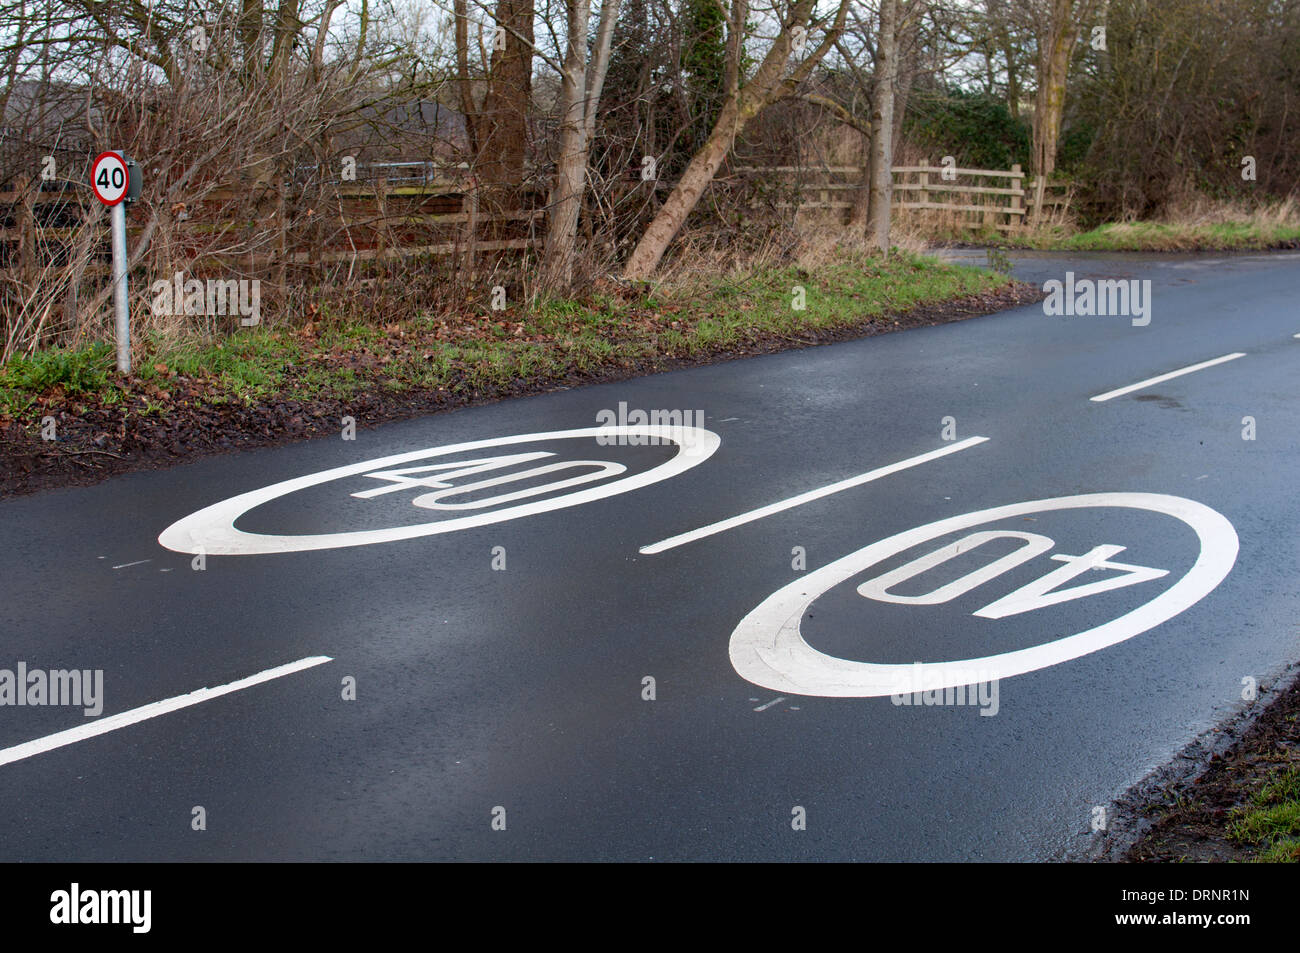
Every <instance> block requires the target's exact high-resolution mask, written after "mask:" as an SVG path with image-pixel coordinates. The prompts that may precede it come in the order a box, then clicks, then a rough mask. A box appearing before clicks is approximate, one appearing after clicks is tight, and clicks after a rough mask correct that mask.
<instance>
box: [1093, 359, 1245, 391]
mask: <svg viewBox="0 0 1300 953" xmlns="http://www.w3.org/2000/svg"><path fill="white" fill-rule="evenodd" d="M1245 356H1246V355H1245V353H1244V352H1242V351H1237V352H1236V353H1234V354H1225V355H1223V357H1216V358H1215V359H1214V360H1212V361H1202V362H1201V363H1200V364H1193V365H1192V366H1191V367H1184V368H1180V369H1179V370H1176V371H1170V372H1169V373H1168V374H1161V375H1160V376H1159V377H1148V378H1147V379H1146V380H1144V381H1138V382H1137V383H1136V384H1129V385H1128V386H1127V387H1121V388H1119V389H1118V390H1108V391H1106V393H1104V394H1098V395H1097V396H1096V397H1092V398H1089V399H1090V400H1093V401H1096V402H1098V403H1100V402H1101V401H1103V400H1110V399H1111V398H1112V397H1123V396H1124V395H1125V394H1131V393H1133V391H1135V390H1141V389H1142V388H1144V387H1150V386H1151V385H1152V384H1159V383H1162V382H1163V381H1167V380H1172V379H1173V378H1175V377H1182V376H1183V375H1184V374H1190V373H1192V372H1193V371H1200V370H1204V369H1205V368H1207V367H1213V366H1214V365H1215V364H1222V363H1224V362H1225V361H1235V360H1236V359H1237V358H1239V357H1245Z"/></svg>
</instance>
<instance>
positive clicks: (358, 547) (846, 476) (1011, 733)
mask: <svg viewBox="0 0 1300 953" xmlns="http://www.w3.org/2000/svg"><path fill="white" fill-rule="evenodd" d="M959 257H960V256H959ZM982 259H983V255H982V253H980V254H979V255H978V256H977V259H976V260H980V261H982ZM1014 261H1015V264H1016V269H1017V271H1016V273H1017V276H1019V277H1024V278H1025V279H1026V280H1031V281H1035V282H1038V283H1040V284H1041V283H1042V282H1044V281H1047V280H1061V281H1062V282H1064V281H1065V280H1066V274H1065V273H1066V272H1067V271H1072V272H1073V273H1074V280H1075V284H1076V285H1077V284H1078V282H1080V281H1084V280H1093V279H1097V278H1124V279H1125V280H1128V279H1135V280H1150V281H1151V286H1150V299H1149V300H1150V303H1151V308H1150V311H1149V316H1150V321H1149V323H1147V324H1145V325H1137V324H1135V323H1134V320H1136V319H1130V317H1128V316H1124V315H1119V316H1115V315H1111V316H1080V315H1073V316H1052V315H1047V314H1044V309H1043V306H1042V305H1035V306H1032V307H1026V308H1021V309H1016V310H1012V311H1007V312H1003V313H1000V314H996V315H990V316H987V317H979V318H973V319H971V320H967V321H963V322H958V323H953V324H947V325H943V326H937V327H930V328H923V329H918V330H912V331H907V332H904V333H900V334H890V335H884V336H878V337H874V338H870V339H864V340H860V341H855V342H849V343H843V344H837V345H832V346H825V347H817V348H811V349H807V350H802V351H792V352H787V353H782V354H777V355H770V356H764V357H757V358H752V359H747V360H741V361H734V362H730V363H725V364H719V365H715V366H710V367H702V368H696V369H692V370H686V371H681V372H675V373H670V374H661V375H656V376H652V377H646V378H641V379H638V380H632V381H626V382H622V383H614V384H608V385H601V386H592V387H584V388H580V389H576V390H571V391H565V392H561V393H554V394H548V395H544V396H539V397H534V398H529V399H522V400H513V401H508V402H504V403H499V404H495V405H491V406H484V407H476V408H471V409H466V410H462V411H458V412H453V413H446V414H440V415H437V416H434V417H428V418H424V419H419V420H412V421H408V422H404V423H398V424H392V425H386V426H383V427H380V428H378V429H375V430H369V431H367V430H363V431H360V432H358V433H357V434H356V439H355V440H345V439H342V435H340V436H339V437H337V438H330V439H319V440H313V441H310V442H306V443H300V444H295V445H289V446H284V447H278V448H274V449H267V450H260V451H255V452H245V453H240V454H234V455H229V456H222V457H214V458H209V459H204V460H201V461H198V462H195V463H192V464H189V465H185V466H180V467H176V468H174V469H171V470H168V471H163V472H142V473H135V474H130V475H127V476H122V477H118V478H115V479H112V480H110V481H108V482H106V483H103V484H100V485H98V486H94V487H89V488H79V489H67V490H59V491H51V492H44V493H40V494H37V495H33V496H30V497H23V498H16V499H12V500H8V501H5V502H0V553H3V556H0V569H2V570H3V580H4V581H3V591H2V593H0V631H3V633H4V637H5V638H4V643H5V652H4V653H3V656H2V657H0V702H4V697H3V694H2V692H3V688H4V683H3V678H4V675H3V671H2V670H6V669H7V670H11V671H13V672H14V673H17V672H18V667H19V665H20V664H21V665H22V666H24V668H25V670H26V671H27V672H28V673H29V677H30V673H31V672H32V671H36V670H41V671H49V670H70V669H77V670H85V671H88V672H91V673H93V672H95V671H102V686H103V688H102V693H101V694H100V696H99V698H98V704H99V705H102V710H101V711H100V712H99V713H98V714H96V715H90V716H88V715H86V714H84V712H83V708H82V707H74V706H71V705H67V704H64V705H52V704H43V705H42V704H25V705H22V706H19V705H17V704H14V703H13V702H14V698H15V697H16V696H15V695H13V694H11V696H10V698H9V702H8V703H7V704H3V706H2V707H0V812H2V813H3V816H4V818H5V821H4V823H3V825H0V856H3V857H4V858H6V859H8V860H33V861H47V860H57V861H82V860H88V861H102V860H356V859H367V860H380V859H382V860H433V859H437V860H470V859H474V860H542V859H579V860H650V859H653V860H656V861H658V860H665V861H667V860H706V859H707V860H848V859H852V860H959V861H960V860H1035V859H1046V858H1052V857H1059V856H1063V855H1065V854H1068V853H1070V852H1077V851H1080V850H1082V849H1085V848H1086V847H1087V845H1088V843H1089V840H1090V838H1091V837H1092V836H1093V835H1092V833H1091V828H1092V826H1093V824H1094V822H1095V820H1096V818H1097V817H1098V816H1099V815H1098V808H1102V809H1109V806H1110V805H1111V803H1112V801H1113V800H1114V799H1115V798H1116V797H1118V796H1119V795H1121V794H1122V793H1123V792H1124V791H1125V790H1126V789H1127V788H1128V787H1129V786H1130V785H1132V784H1133V783H1135V782H1137V781H1138V780H1139V779H1141V778H1142V777H1143V776H1144V775H1146V774H1147V773H1148V772H1149V771H1151V770H1152V769H1153V768H1156V767H1157V766H1159V765H1161V764H1163V763H1165V762H1166V761H1168V760H1169V759H1170V758H1171V757H1172V756H1173V755H1174V754H1175V753H1176V752H1177V751H1178V750H1179V749H1181V748H1182V747H1183V746H1184V745H1186V744H1187V743H1188V742H1189V741H1191V740H1192V739H1193V738H1195V737H1196V736H1197V735H1198V734H1199V733H1201V732H1203V731H1205V730H1207V729H1210V728H1212V727H1213V726H1215V725H1216V724H1219V723H1220V722H1221V721H1222V720H1223V719H1225V718H1226V717H1228V716H1230V715H1232V714H1233V713H1235V712H1238V711H1240V710H1241V709H1242V708H1243V707H1244V706H1245V705H1246V704H1247V702H1245V701H1243V690H1244V687H1247V686H1248V685H1249V680H1250V679H1254V680H1256V681H1257V682H1267V681H1268V680H1269V679H1272V678H1276V677H1278V676H1279V675H1281V674H1282V673H1283V672H1284V671H1285V669H1286V667H1287V666H1288V664H1290V663H1293V662H1295V661H1296V660H1297V658H1298V657H1300V641H1298V640H1297V622H1300V593H1298V592H1297V586H1296V579H1297V578H1300V546H1298V545H1297V533H1296V528H1297V526H1300V506H1298V505H1297V494H1296V487H1297V486H1298V485H1300V427H1298V426H1297V423H1296V407H1297V402H1300V306H1298V304H1297V303H1298V302H1300V255H1295V254H1272V255H1248V256H1220V257H1219V258H1213V259H1211V258H1204V257H1202V258H1188V257H1162V256H1095V257H1092V258H1087V259H1084V258H1079V257H1065V256H1061V255H1026V256H1015V257H1014ZM1229 355H1239V356H1236V357H1231V358H1229V357H1228V356H1229ZM1219 358H1228V359H1225V360H1222V361H1219V362H1218V363H1213V364H1209V365H1208V366H1204V367H1202V368H1200V369H1198V370H1194V371H1189V372H1188V373H1184V374H1181V375H1179V376H1176V377H1171V378H1168V379H1165V380H1162V381H1159V382H1155V383H1143V382H1146V381H1149V380H1150V379H1152V378H1157V377H1163V376H1164V375H1166V374H1169V373H1170V372H1173V371H1177V370H1180V369H1184V368H1189V367H1193V366H1196V365H1201V364H1206V362H1210V361H1214V360H1215V359H1219ZM1135 384H1137V385H1141V386H1138V387H1136V388H1135V389H1131V390H1127V391H1126V392H1124V393H1119V394H1116V395H1114V396H1109V395H1110V394H1111V393H1112V392H1114V391H1117V390H1124V389H1126V388H1129V387H1131V386H1132V385H1135ZM1098 397H1102V398H1104V399H1101V400H1098V399H1095V398H1098ZM620 405H622V409H623V411H624V412H625V413H624V415H623V416H624V417H625V418H626V420H627V425H626V427H624V428H623V429H622V430H619V429H618V428H617V427H615V428H612V429H611V428H607V429H606V430H604V431H601V433H602V434H619V435H621V438H622V440H623V442H624V443H626V442H627V439H628V438H636V437H638V435H645V434H649V433H651V431H650V430H647V429H644V428H643V427H641V426H640V425H641V423H643V422H642V421H639V420H638V418H637V417H635V416H634V415H632V414H631V412H632V411H635V410H645V411H651V410H659V411H682V412H685V414H686V416H685V417H684V419H685V421H686V423H688V424H694V425H696V426H695V429H691V430H675V431H672V435H673V436H674V437H675V439H676V440H677V441H678V442H677V443H669V444H666V445H664V444H661V445H657V446H641V445H635V446H633V445H618V446H607V445H601V444H598V443H597V441H596V440H595V439H593V438H592V436H591V433H592V432H593V431H592V428H595V427H596V426H597V425H598V424H602V423H608V422H609V421H610V420H611V419H614V420H615V423H618V421H619V413H620ZM1246 418H1250V420H1249V421H1247V420H1246ZM568 431H578V434H576V435H565V436H555V434H564V433H565V432H568ZM1252 431H1253V432H1252ZM663 432H665V431H654V433H663ZM536 434H548V435H550V436H544V437H541V438H537V437H530V436H528V435H536ZM515 436H523V437H524V439H523V440H518V441H515V442H512V443H501V442H500V441H501V438H507V437H515ZM715 437H716V439H714V438H715ZM1247 437H1253V439H1247ZM977 438H983V439H977ZM477 442H485V443H483V444H482V445H481V446H472V447H468V448H462V449H453V450H450V451H446V452H443V453H441V454H440V455H437V456H431V455H430V454H428V453H421V451H427V450H433V449H437V448H447V447H450V446H454V445H457V444H461V443H477ZM679 444H680V445H679ZM389 457H396V458H397V459H394V460H386V459H383V458H389ZM502 458H505V459H502ZM376 461H379V462H376ZM464 461H478V462H479V466H478V467H473V466H469V467H467V466H458V465H456V463H457V462H462V463H463V462H464ZM483 461H487V462H483ZM582 461H588V462H586V463H583V462H582ZM895 465H897V466H895ZM435 466H442V469H441V470H435V469H430V468H431V467H435ZM341 468H348V469H346V470H345V472H344V473H342V474H331V477H335V478H325V479H316V480H312V479H300V478H305V477H306V478H310V477H311V476H312V475H315V474H322V473H325V472H327V471H331V470H335V469H341ZM395 470H406V471H410V470H415V471H416V472H407V473H396V474H395V473H393V472H392V471H395ZM522 471H535V472H533V473H532V474H531V475H530V476H527V477H525V478H523V479H520V480H517V481H514V482H509V481H501V482H497V483H492V482H491V481H493V480H499V478H500V477H501V476H503V475H507V474H511V473H519V472H522ZM368 474H381V475H368ZM439 477H443V478H445V479H442V480H440V479H439ZM292 480H298V481H299V482H298V483H296V484H290V485H288V486H277V484H282V483H285V482H286V481H292ZM554 482H561V483H562V485H560V486H554V485H553V483H554ZM470 484H479V485H478V486H475V487H474V488H473V489H471V490H470V491H469V492H461V493H459V494H458V493H457V492H456V491H457V490H458V488H463V487H465V486H467V485H470ZM272 487H275V489H272V490H266V492H260V493H259V492H258V491H262V490H265V489H266V488H272ZM529 490H532V491H534V492H533V493H532V495H529V494H528V491H529ZM378 491H382V492H378ZM815 491H816V492H815ZM244 494H251V495H250V496H248V497H243V495H244ZM357 494H360V495H357ZM493 497H496V498H495V499H494V498H493ZM228 500H233V502H231V503H229V504H227V505H219V504H223V502H224V501H228ZM416 500H420V501H421V505H413V501H416ZM1036 501H1055V502H1047V503H1037V502H1036ZM210 507H211V508H212V509H209V508H210ZM985 510H991V511H992V512H990V513H983V512H982V511H985ZM196 514H197V515H196ZM738 517H739V518H738ZM733 518H737V519H733ZM448 521H456V522H455V524H454V525H450V526H449V525H448ZM932 524H933V525H932ZM223 527H224V528H223ZM160 535H161V536H162V537H163V542H166V543H167V544H168V546H170V547H171V548H168V546H164V545H162V544H161V543H160V542H159V537H160ZM308 537H310V538H308ZM895 537H897V538H895ZM656 544H659V545H656ZM876 544H879V545H876ZM200 549H201V553H200ZM196 553H197V555H196ZM918 662H919V663H922V664H921V665H920V666H919V667H918V666H917V665H916V664H915V663H918ZM17 677H18V676H17V674H15V675H14V676H12V678H14V679H16V678H17ZM93 678H94V676H93V675H91V676H89V677H88V678H87V682H86V684H87V685H88V686H89V685H91V684H93ZM907 679H912V680H911V681H908V680H907ZM1243 679H1245V680H1247V681H1246V682H1243ZM957 683H960V684H967V683H972V684H975V685H976V686H977V688H978V691H975V690H972V691H971V692H970V693H957V692H955V691H953V690H952V689H953V687H954V686H955V684H957ZM28 685H29V694H28V696H27V699H28V700H34V701H39V700H40V697H39V696H34V695H31V694H30V691H31V689H30V685H31V683H30V682H29V683H28ZM908 685H911V686H913V687H915V690H916V694H915V695H914V694H912V688H906V690H904V688H900V686H904V687H905V686H908ZM944 685H947V686H948V687H949V691H948V693H947V695H946V696H945V693H944V692H943V691H942V690H940V691H938V692H937V694H936V692H935V688H936V686H938V687H939V688H940V689H941V688H942V687H943V686H944ZM204 688H209V689H218V688H220V689H221V690H220V691H216V692H209V693H200V694H198V695H191V694H190V693H193V692H195V691H196V690H198V689H204ZM926 689H928V690H929V691H930V694H929V695H924V694H922V691H923V690H926ZM980 692H982V693H983V694H980ZM963 694H964V695H965V700H966V701H967V702H968V703H967V704H957V703H956V702H957V701H958V700H961V697H962V695H963ZM927 698H928V699H929V700H931V701H934V700H936V699H937V700H940V701H945V702H950V703H948V704H927V703H926V699H927ZM49 700H51V699H50V698H48V697H47V698H46V701H49ZM63 700H64V701H66V700H67V699H66V698H65V699H63ZM81 701H82V702H83V703H84V702H85V701H86V699H84V698H83V699H82V700H81ZM900 701H907V702H909V703H908V704H901V703H899V702H900ZM913 701H915V702H917V703H916V704H911V702H913ZM155 703H164V704H161V705H157V704H155ZM149 706H152V707H149Z"/></svg>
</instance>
